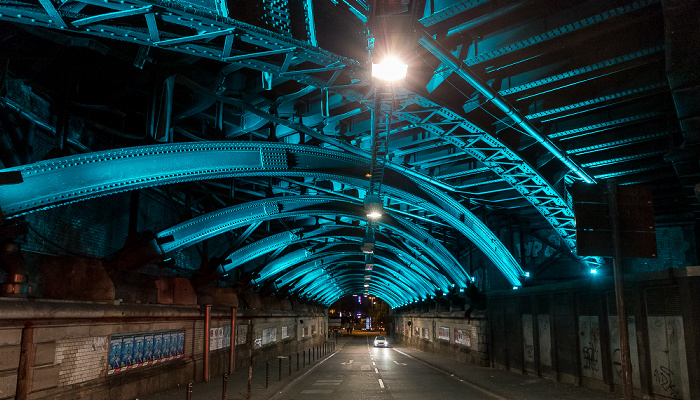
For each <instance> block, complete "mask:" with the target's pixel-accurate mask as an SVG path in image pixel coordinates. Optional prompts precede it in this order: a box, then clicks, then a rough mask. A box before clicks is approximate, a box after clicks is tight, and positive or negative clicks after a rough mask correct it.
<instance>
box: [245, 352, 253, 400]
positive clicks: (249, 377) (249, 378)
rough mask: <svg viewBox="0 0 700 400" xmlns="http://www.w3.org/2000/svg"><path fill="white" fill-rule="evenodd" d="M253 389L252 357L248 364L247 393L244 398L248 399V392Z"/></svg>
mask: <svg viewBox="0 0 700 400" xmlns="http://www.w3.org/2000/svg"><path fill="white" fill-rule="evenodd" d="M252 389H253V359H252V358H251V359H250V364H249V365H248V395H247V396H246V399H250V392H251V391H252Z"/></svg>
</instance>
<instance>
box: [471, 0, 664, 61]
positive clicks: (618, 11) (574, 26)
mask: <svg viewBox="0 0 700 400" xmlns="http://www.w3.org/2000/svg"><path fill="white" fill-rule="evenodd" d="M659 1H660V0H640V1H635V2H631V3H629V4H625V5H623V6H620V7H617V8H613V9H610V10H606V11H604V12H601V13H599V14H596V15H592V16H589V17H586V18H582V19H580V20H578V21H575V22H571V23H568V24H566V25H562V26H559V27H556V28H554V29H550V30H548V31H546V32H543V33H540V34H537V35H534V36H531V37H529V38H526V39H523V40H520V41H518V42H515V43H509V44H507V45H505V46H503V47H500V48H495V49H493V50H489V51H485V52H483V53H479V54H476V55H474V56H472V57H469V58H467V59H465V60H464V63H465V64H466V65H468V66H473V65H477V64H481V63H484V62H486V61H490V60H493V59H495V58H498V57H502V56H504V55H507V54H511V53H513V52H516V51H520V50H522V49H525V48H528V47H531V46H536V45H538V44H540V43H543V42H547V41H549V40H552V39H554V38H557V37H560V36H562V35H565V34H568V33H572V32H576V31H578V30H582V29H585V28H587V27H589V26H592V25H595V24H599V23H601V22H604V21H607V20H609V19H611V18H615V17H619V16H621V15H625V14H628V13H631V12H635V11H637V10H639V9H641V8H644V7H647V6H650V5H653V4H657V3H659Z"/></svg>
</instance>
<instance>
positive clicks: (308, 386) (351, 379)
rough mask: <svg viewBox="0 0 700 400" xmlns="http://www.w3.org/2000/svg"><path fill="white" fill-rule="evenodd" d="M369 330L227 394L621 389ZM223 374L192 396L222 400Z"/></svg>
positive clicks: (437, 394) (580, 394) (235, 381)
mask: <svg viewBox="0 0 700 400" xmlns="http://www.w3.org/2000/svg"><path fill="white" fill-rule="evenodd" d="M375 335H376V334H366V333H359V334H353V335H352V336H346V337H344V338H339V339H338V342H337V344H336V348H335V349H336V351H335V352H331V353H329V354H326V355H325V356H323V357H321V358H320V359H319V358H317V359H315V360H314V361H313V362H311V363H309V362H308V359H307V364H306V366H303V363H300V364H299V370H298V371H297V369H296V357H294V356H293V357H292V373H291V375H290V374H289V360H287V359H283V360H282V378H281V380H280V379H279V364H278V363H279V361H278V360H277V359H272V360H270V373H269V381H268V385H267V386H268V387H267V388H266V387H265V376H266V375H265V363H264V362H260V363H257V364H256V365H253V369H252V380H251V393H250V397H248V372H249V371H248V370H247V369H245V370H243V371H236V373H235V374H233V375H232V376H229V377H228V379H227V393H226V399H247V398H250V399H255V400H259V399H260V400H262V399H265V400H267V399H269V400H273V399H274V400H287V399H290V400H291V399H311V400H313V399H333V400H350V399H353V400H354V399H367V400H375V399H376V400H383V399H402V400H404V399H405V400H413V399H416V400H418V399H420V400H423V399H426V398H427V399H487V400H491V399H494V400H498V399H513V400H530V399H532V400H534V399H564V400H582V399H620V398H621V396H620V395H616V394H612V393H605V392H601V391H595V390H592V389H588V388H584V387H578V386H573V385H568V384H563V383H559V382H554V381H551V380H547V379H542V378H537V377H534V376H531V375H523V374H518V373H514V372H509V371H503V370H497V369H492V368H486V367H478V366H473V365H469V364H463V363H460V362H457V361H453V360H446V359H444V358H441V357H439V356H438V355H435V354H431V353H426V352H422V351H420V350H415V349H412V348H407V347H400V346H397V347H389V348H374V347H373V346H372V339H373V337H374V336H375ZM222 389H223V381H222V376H218V377H212V380H211V382H209V383H203V382H197V383H194V384H193V387H192V394H191V399H192V400H204V399H207V400H210V399H223V398H224V397H223V396H222V394H223V393H222V392H223V390H222ZM170 399H183V400H184V399H187V388H186V386H184V385H181V386H178V387H174V388H171V389H168V390H166V391H163V392H160V393H157V394H154V395H150V396H144V397H141V398H140V399H139V400H170Z"/></svg>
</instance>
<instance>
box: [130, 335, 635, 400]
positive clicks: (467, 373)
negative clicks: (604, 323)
mask: <svg viewBox="0 0 700 400" xmlns="http://www.w3.org/2000/svg"><path fill="white" fill-rule="evenodd" d="M351 339H352V336H350V337H347V336H346V337H344V338H338V343H337V344H336V347H335V350H336V352H337V351H339V350H341V349H342V348H343V347H344V346H345V345H346V344H347V343H348V341H350V340H351ZM394 349H395V350H397V351H399V352H401V353H403V354H405V355H407V356H409V357H411V358H413V359H414V360H416V361H417V362H421V363H424V364H426V365H428V366H430V367H432V368H435V369H437V370H439V371H442V372H444V373H446V374H448V375H451V376H453V377H454V378H455V379H457V380H460V381H462V382H464V383H465V384H467V385H471V386H473V387H476V388H479V389H482V390H483V391H484V392H488V393H490V394H496V395H498V396H500V397H501V398H503V399H511V400H540V399H557V400H585V399H610V400H612V399H620V398H621V395H616V394H613V393H606V392H602V391H597V390H593V389H589V388H585V387H578V386H573V385H568V384H564V383H559V382H555V381H551V380H547V379H543V378H537V377H535V376H532V375H523V374H518V373H515V372H510V371H504V370H499V369H493V368H487V367H479V366H475V365H471V364H464V363H460V362H457V361H454V360H449V359H445V358H442V357H440V356H439V355H435V354H431V353H426V352H423V351H420V350H416V349H413V348H409V347H401V346H394ZM334 354H335V353H334V352H329V353H328V354H326V355H325V356H323V357H321V358H320V359H319V358H317V359H315V360H314V361H313V362H312V363H309V362H308V359H307V363H306V366H305V367H304V366H303V363H300V364H299V371H297V370H296V357H295V356H294V357H292V374H291V376H290V375H289V364H288V360H287V359H286V358H285V359H282V379H281V380H280V379H279V361H278V360H277V359H272V360H270V373H269V377H270V380H269V386H268V388H265V363H264V362H258V363H256V364H255V365H253V376H252V385H251V397H250V399H253V400H266V399H269V398H271V397H273V396H275V395H276V394H278V393H279V392H280V391H282V390H283V389H284V388H286V387H287V386H288V385H290V384H291V383H293V382H294V381H295V380H297V379H298V378H300V377H302V376H303V375H305V374H306V373H307V372H309V371H311V370H312V369H314V368H316V367H318V366H319V365H322V364H323V362H325V361H326V360H327V359H328V358H329V357H332V356H333V355H334ZM211 378H212V379H211V381H210V382H208V383H204V382H196V383H194V385H193V387H192V397H191V399H192V400H212V399H222V392H223V390H222V389H223V379H222V376H221V375H219V376H212V377H211ZM226 386H227V391H226V393H227V399H228V400H243V399H246V398H247V397H246V396H247V391H248V369H247V368H245V369H243V370H240V371H236V373H235V374H233V375H231V376H229V377H228V380H227V385H226ZM186 396H187V385H180V386H177V387H174V388H171V389H168V390H165V391H162V392H159V393H156V394H152V395H149V396H142V397H140V398H139V400H179V399H182V400H185V399H186V398H187V397H186Z"/></svg>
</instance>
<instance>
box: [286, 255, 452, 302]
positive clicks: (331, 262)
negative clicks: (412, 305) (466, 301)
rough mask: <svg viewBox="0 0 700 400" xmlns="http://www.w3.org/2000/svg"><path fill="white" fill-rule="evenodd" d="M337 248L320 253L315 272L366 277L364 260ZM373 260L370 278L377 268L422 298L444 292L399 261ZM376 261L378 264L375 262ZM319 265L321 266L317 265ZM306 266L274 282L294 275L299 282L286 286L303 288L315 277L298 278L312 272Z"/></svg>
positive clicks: (378, 256) (334, 275)
mask: <svg viewBox="0 0 700 400" xmlns="http://www.w3.org/2000/svg"><path fill="white" fill-rule="evenodd" d="M339 247H340V246H333V247H329V248H327V249H326V251H325V252H324V253H322V256H321V257H320V258H318V259H317V260H316V261H315V262H314V263H313V264H312V265H314V266H316V267H317V268H316V270H322V271H325V272H326V273H328V274H330V273H334V274H333V275H332V278H338V277H339V276H340V275H339V274H338V273H339V272H342V273H350V272H352V273H356V274H358V275H362V276H366V275H367V272H368V271H366V270H365V268H364V265H365V264H364V260H357V259H356V258H357V257H353V256H355V255H356V254H354V255H353V254H348V253H347V252H340V251H337V249H338V248H339ZM331 250H333V251H332V252H331ZM326 252H331V253H330V254H325V253H326ZM374 260H375V264H374V265H375V267H374V268H373V269H372V275H371V276H374V273H375V272H376V271H377V269H378V268H379V269H382V268H384V269H387V270H391V271H393V272H392V273H395V274H397V276H396V277H395V279H396V280H399V281H401V282H403V283H404V284H406V285H408V286H409V287H410V286H411V285H414V286H415V287H414V290H417V291H419V292H421V293H422V295H423V296H428V295H432V294H433V293H434V292H435V290H437V289H441V290H443V291H445V289H444V288H440V287H439V286H437V285H436V284H435V283H434V282H431V281H429V280H428V279H427V278H426V277H425V276H423V275H422V274H420V273H419V272H420V270H418V271H414V270H413V269H410V268H408V269H407V268H405V266H404V265H403V264H401V263H400V262H399V261H396V260H392V259H390V258H388V257H384V256H381V255H378V254H377V255H375V256H374ZM376 261H378V262H376ZM319 263H321V264H319ZM341 264H342V265H343V266H344V265H345V264H357V265H358V266H360V268H357V269H354V270H351V271H344V270H342V269H340V267H341ZM360 264H361V265H360ZM307 265H309V263H306V264H302V265H299V266H295V267H291V268H290V271H289V272H287V273H285V274H284V275H283V276H281V277H280V278H278V279H277V280H276V282H278V281H282V282H284V281H285V277H286V276H287V275H292V276H294V275H296V276H297V278H295V279H294V280H296V279H299V280H298V282H290V283H289V284H288V285H290V287H296V286H303V285H306V284H309V283H311V282H312V281H313V280H315V279H316V278H315V276H316V275H304V276H303V277H302V276H299V275H300V274H309V273H310V272H311V271H314V270H313V269H310V268H308V267H307ZM304 271H306V272H304ZM401 272H403V273H406V274H408V275H407V276H405V275H402V274H401ZM341 275H342V274H341ZM407 279H408V280H407ZM365 283H369V284H370V285H371V279H370V280H369V281H366V282H365ZM370 287H371V286H370Z"/></svg>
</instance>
